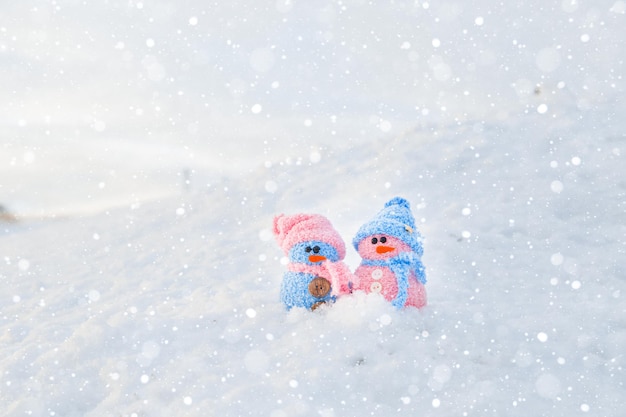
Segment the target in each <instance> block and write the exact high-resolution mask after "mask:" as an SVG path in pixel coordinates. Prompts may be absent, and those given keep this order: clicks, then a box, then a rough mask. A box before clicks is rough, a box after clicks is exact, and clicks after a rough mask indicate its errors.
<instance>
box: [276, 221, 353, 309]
mask: <svg viewBox="0 0 626 417" xmlns="http://www.w3.org/2000/svg"><path fill="white" fill-rule="evenodd" d="M273 231H274V236H275V237H276V241H277V242H278V245H279V246H280V247H281V248H282V249H283V251H284V253H285V255H287V258H288V259H289V263H288V264H287V272H285V274H284V275H283V281H282V284H281V288H280V299H281V301H282V302H283V304H284V305H285V307H287V309H288V310H289V309H291V308H292V307H304V308H307V309H311V310H315V309H316V308H317V307H319V306H320V305H322V304H324V303H329V302H334V301H335V300H336V298H337V297H338V296H339V295H342V294H346V293H349V292H350V281H351V280H352V277H353V275H352V273H351V272H350V269H349V268H348V267H347V265H345V264H344V263H343V262H342V260H343V259H344V257H345V256H346V247H345V244H344V242H343V239H341V236H340V235H339V233H337V231H336V230H335V229H334V228H333V226H332V225H331V223H330V221H329V220H328V219H327V218H326V217H324V216H322V215H319V214H295V215H292V216H287V215H284V214H280V215H278V216H276V217H274V227H273Z"/></svg>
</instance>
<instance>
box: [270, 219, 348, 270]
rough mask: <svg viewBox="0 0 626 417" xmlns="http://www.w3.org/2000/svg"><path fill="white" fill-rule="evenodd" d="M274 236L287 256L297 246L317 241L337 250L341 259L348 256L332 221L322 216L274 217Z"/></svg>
mask: <svg viewBox="0 0 626 417" xmlns="http://www.w3.org/2000/svg"><path fill="white" fill-rule="evenodd" d="M274 236H276V241H277V242H278V245H279V246H280V247H281V248H282V249H283V251H284V252H285V254H288V253H289V250H290V249H291V248H292V247H293V246H294V245H296V244H298V243H301V242H307V241H310V240H317V241H320V242H324V243H328V244H329V245H331V246H332V247H334V248H335V249H336V250H337V254H338V255H339V259H340V260H341V259H343V258H344V257H345V256H346V245H345V244H344V243H343V239H342V238H341V236H339V233H337V231H336V230H335V229H334V228H333V225H332V224H330V221H329V220H328V219H327V218H326V217H324V216H322V215H320V214H304V213H300V214H294V215H293V216H287V215H284V214H279V215H278V216H276V217H274Z"/></svg>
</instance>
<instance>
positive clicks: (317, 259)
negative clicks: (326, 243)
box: [309, 255, 326, 262]
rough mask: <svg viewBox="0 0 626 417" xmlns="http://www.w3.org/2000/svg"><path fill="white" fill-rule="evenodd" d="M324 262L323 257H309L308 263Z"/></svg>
mask: <svg viewBox="0 0 626 417" xmlns="http://www.w3.org/2000/svg"><path fill="white" fill-rule="evenodd" d="M324 260H326V257H325V256H322V255H309V261H311V262H321V261H324Z"/></svg>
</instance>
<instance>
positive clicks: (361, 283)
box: [273, 197, 426, 310]
mask: <svg viewBox="0 0 626 417" xmlns="http://www.w3.org/2000/svg"><path fill="white" fill-rule="evenodd" d="M273 231H274V236H275V237H276V241H277V242H278V245H279V246H280V247H281V248H282V249H283V251H284V252H285V255H287V257H288V259H289V263H288V264H287V270H288V271H287V272H285V274H284V276H283V282H282V285H281V289H280V299H281V301H282V302H283V304H284V305H285V306H286V307H287V309H291V308H292V307H303V308H307V309H311V310H315V309H316V308H317V307H319V306H320V305H322V304H325V303H330V302H334V301H335V300H336V299H337V297H340V296H342V295H347V294H350V293H352V292H353V291H364V292H366V293H379V294H381V295H382V296H383V297H384V298H385V299H386V300H388V301H389V302H391V304H392V305H393V306H395V307H396V308H403V307H405V306H412V307H417V308H420V307H423V306H425V305H426V290H425V288H424V284H425V283H426V275H425V273H424V266H423V265H422V261H421V257H422V253H423V248H422V237H421V235H420V234H419V232H418V231H417V229H416V228H415V219H414V217H413V214H412V213H411V206H410V204H409V202H408V201H407V200H405V199H403V198H401V197H395V198H393V199H391V200H389V201H388V202H387V203H386V204H385V207H384V208H383V209H382V210H381V211H380V212H379V213H378V214H377V215H376V216H375V217H374V219H372V220H371V221H369V222H367V223H365V224H364V225H362V226H361V228H360V229H359V231H358V232H357V234H356V236H355V237H354V239H353V240H352V244H353V245H354V248H355V249H356V250H357V252H358V253H359V255H360V256H361V258H362V260H361V264H360V265H359V266H358V268H357V269H356V270H355V271H354V274H353V273H352V272H351V271H350V269H349V268H348V266H347V265H346V264H345V263H343V259H344V258H345V255H346V247H345V244H344V242H343V240H342V239H341V236H340V235H339V233H337V231H336V230H335V229H334V228H333V226H332V224H331V223H330V221H329V220H328V219H327V218H326V217H324V216H321V215H319V214H296V215H292V216H286V215H284V214H280V215H278V216H276V217H275V218H274V228H273Z"/></svg>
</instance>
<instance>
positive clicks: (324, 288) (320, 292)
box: [309, 277, 330, 298]
mask: <svg viewBox="0 0 626 417" xmlns="http://www.w3.org/2000/svg"><path fill="white" fill-rule="evenodd" d="M329 292H330V282H329V281H328V280H327V279H326V278H322V277H315V278H313V281H311V282H310V283H309V293H311V295H312V296H313V297H315V298H322V297H325V296H326V294H328V293H329Z"/></svg>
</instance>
